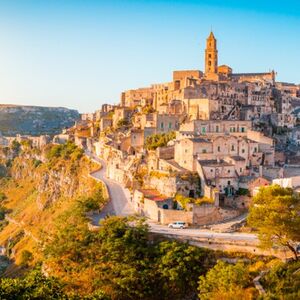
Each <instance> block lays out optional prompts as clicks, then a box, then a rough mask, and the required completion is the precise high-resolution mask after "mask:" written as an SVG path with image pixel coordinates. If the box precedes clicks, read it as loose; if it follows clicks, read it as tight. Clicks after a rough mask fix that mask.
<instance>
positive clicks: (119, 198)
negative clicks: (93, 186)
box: [86, 152, 134, 225]
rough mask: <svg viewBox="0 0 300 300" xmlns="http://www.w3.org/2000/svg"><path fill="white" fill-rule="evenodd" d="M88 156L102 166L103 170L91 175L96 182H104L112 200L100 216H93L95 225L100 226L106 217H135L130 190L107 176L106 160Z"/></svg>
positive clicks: (88, 154) (91, 155)
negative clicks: (101, 220)
mask: <svg viewBox="0 0 300 300" xmlns="http://www.w3.org/2000/svg"><path fill="white" fill-rule="evenodd" d="M86 155H87V156H89V157H90V158H92V159H93V160H94V161H97V162H98V163H100V164H101V166H102V168H101V169H100V170H99V171H96V172H94V173H91V176H92V177H94V178H95V179H96V180H99V179H100V180H102V181H103V182H104V183H105V184H106V186H107V189H108V192H109V196H110V199H111V200H110V201H109V203H108V204H107V205H106V206H105V207H104V209H103V210H102V211H101V213H100V214H95V215H94V216H93V225H98V224H99V221H100V219H103V218H104V217H105V216H106V215H118V216H129V215H133V214H134V210H133V207H132V205H131V196H130V192H129V190H128V189H125V188H124V187H123V186H122V185H121V184H120V183H118V182H115V181H113V180H111V179H109V178H107V177H106V176H105V174H106V162H105V161H104V160H102V159H99V158H98V157H95V156H94V155H93V154H90V153H88V152H87V153H86Z"/></svg>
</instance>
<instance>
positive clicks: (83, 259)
mask: <svg viewBox="0 0 300 300" xmlns="http://www.w3.org/2000/svg"><path fill="white" fill-rule="evenodd" d="M218 56H219V53H218V48H217V39H216V38H215V36H214V34H213V32H211V33H210V34H209V36H208V38H207V40H206V49H205V57H204V61H205V70H204V71H203V72H202V71H200V70H179V71H174V72H173V77H172V81H170V82H166V83H159V84H157V83H155V84H152V85H151V86H149V87H141V88H137V89H132V90H127V91H123V92H122V93H121V96H120V100H119V103H118V104H117V105H113V104H103V105H102V106H101V108H100V109H99V110H97V111H96V112H94V113H83V114H81V115H80V117H79V115H78V114H77V112H76V111H73V110H67V109H64V108H40V107H18V106H8V105H5V106H0V113H2V115H1V114H0V117H1V116H2V120H0V130H1V128H4V129H2V130H3V133H4V134H3V135H0V298H1V299H2V298H3V299H16V298H18V299H25V298H26V299H31V297H32V295H34V296H33V297H35V298H38V299H70V300H75V299H103V300H104V299H105V300H106V299H120V300H122V299H124V300H127V299H146V300H147V299H149V300H157V299H159V300H161V299H172V300H173V299H175V300H176V299H178V300H182V299H269V298H270V297H271V298H272V297H273V298H274V299H279V298H280V299H281V298H282V297H285V296H287V297H290V299H298V298H299V282H300V281H299V280H300V277H299V275H300V273H299V270H300V269H299V267H300V265H299V253H300V244H299V239H300V233H299V224H300V217H299V209H300V122H299V121H300V85H296V84H293V83H285V82H278V81H276V75H277V74H276V72H275V71H274V70H272V71H268V72H261V73H234V71H233V70H232V68H231V67H230V66H228V65H219V64H218V60H219V59H218ZM245 59H246V58H245ZM3 116H4V117H3ZM1 121H3V122H2V123H1ZM71 124H74V125H71ZM1 126H2V127H1ZM65 126H67V127H65ZM64 127H65V129H63V130H62V131H60V130H61V128H64ZM58 131H59V132H60V133H58V134H57V132H58ZM261 246H264V247H261ZM15 277H16V278H15ZM24 295H25V296H24ZM24 297H25V298H24ZM273 298H272V299H273Z"/></svg>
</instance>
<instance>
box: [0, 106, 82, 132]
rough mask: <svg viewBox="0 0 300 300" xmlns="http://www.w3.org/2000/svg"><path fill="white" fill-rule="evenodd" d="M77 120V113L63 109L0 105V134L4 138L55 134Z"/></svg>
mask: <svg viewBox="0 0 300 300" xmlns="http://www.w3.org/2000/svg"><path fill="white" fill-rule="evenodd" d="M78 119H79V113H78V111H76V110H71V109H67V108H63V107H39V106H15V105H0V132H1V133H2V134H3V135H6V136H14V135H16V134H22V135H43V134H57V133H60V132H61V130H62V129H63V128H66V127H70V126H72V125H73V124H74V123H75V121H76V120H78Z"/></svg>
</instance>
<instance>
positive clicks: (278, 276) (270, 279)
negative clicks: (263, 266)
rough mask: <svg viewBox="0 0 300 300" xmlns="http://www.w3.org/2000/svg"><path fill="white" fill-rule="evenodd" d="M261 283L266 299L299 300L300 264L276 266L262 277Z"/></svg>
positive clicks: (291, 263) (292, 263)
mask: <svg viewBox="0 0 300 300" xmlns="http://www.w3.org/2000/svg"><path fill="white" fill-rule="evenodd" d="M261 283H262V285H263V286H264V288H265V290H266V292H267V296H266V298H267V299H274V300H275V299H291V300H292V299H300V289H299V287H300V262H299V261H298V262H290V263H286V264H284V263H280V264H278V265H276V266H275V267H273V268H272V269H271V270H270V271H269V272H268V273H267V274H266V275H265V276H263V277H262V279H261Z"/></svg>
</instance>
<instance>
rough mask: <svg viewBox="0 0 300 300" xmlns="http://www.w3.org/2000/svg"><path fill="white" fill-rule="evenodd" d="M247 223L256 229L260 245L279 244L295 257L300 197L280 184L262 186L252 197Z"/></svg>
mask: <svg viewBox="0 0 300 300" xmlns="http://www.w3.org/2000/svg"><path fill="white" fill-rule="evenodd" d="M247 221H248V224H249V225H250V226H252V227H254V228H256V229H257V230H258V232H259V239H260V241H261V244H262V246H264V247H272V246H281V247H285V248H287V249H289V250H290V251H291V252H292V253H293V254H294V255H295V258H296V259H297V253H296V250H295V248H294V245H295V244H296V242H297V241H299V240H300V230H299V228H300V196H299V195H298V194H296V193H294V192H293V190H292V189H289V188H282V187H280V186H279V185H272V186H270V187H263V188H261V189H260V191H259V193H258V194H257V195H256V196H255V197H254V199H253V205H252V207H251V208H250V214H249V216H248V220H247Z"/></svg>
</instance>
